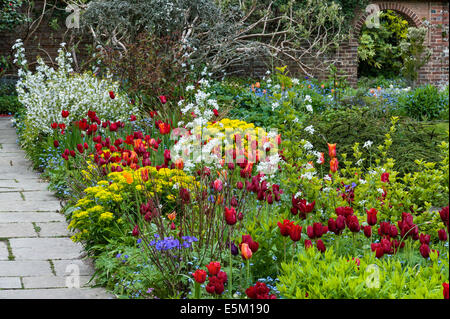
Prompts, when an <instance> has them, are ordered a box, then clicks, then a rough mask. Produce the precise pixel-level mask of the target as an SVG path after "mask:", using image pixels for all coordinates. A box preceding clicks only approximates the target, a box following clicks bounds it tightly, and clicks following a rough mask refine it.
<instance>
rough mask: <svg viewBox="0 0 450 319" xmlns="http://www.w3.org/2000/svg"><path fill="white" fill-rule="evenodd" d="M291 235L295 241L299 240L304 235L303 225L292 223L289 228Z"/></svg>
mask: <svg viewBox="0 0 450 319" xmlns="http://www.w3.org/2000/svg"><path fill="white" fill-rule="evenodd" d="M289 236H290V237H291V239H292V240H293V241H294V242H297V241H299V240H300V238H301V237H302V227H301V226H299V225H292V226H291V227H290V228H289Z"/></svg>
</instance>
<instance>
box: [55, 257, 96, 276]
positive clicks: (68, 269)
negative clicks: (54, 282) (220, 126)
mask: <svg viewBox="0 0 450 319" xmlns="http://www.w3.org/2000/svg"><path fill="white" fill-rule="evenodd" d="M52 263H53V267H54V270H55V273H56V276H60V277H63V276H67V275H69V274H71V273H73V269H75V268H76V269H77V271H78V273H79V275H80V276H92V275H93V274H94V267H93V264H92V261H91V260H86V259H76V260H52Z"/></svg>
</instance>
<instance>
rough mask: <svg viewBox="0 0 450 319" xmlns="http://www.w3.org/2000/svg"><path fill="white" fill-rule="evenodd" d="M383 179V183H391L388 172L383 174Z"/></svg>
mask: <svg viewBox="0 0 450 319" xmlns="http://www.w3.org/2000/svg"><path fill="white" fill-rule="evenodd" d="M381 181H382V182H383V183H389V173H387V172H386V173H383V174H381Z"/></svg>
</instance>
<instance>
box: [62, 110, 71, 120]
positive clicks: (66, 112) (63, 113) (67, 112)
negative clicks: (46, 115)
mask: <svg viewBox="0 0 450 319" xmlns="http://www.w3.org/2000/svg"><path fill="white" fill-rule="evenodd" d="M69 114H70V113H69V111H65V110H63V111H62V112H61V116H62V117H63V118H66V117H68V116H69Z"/></svg>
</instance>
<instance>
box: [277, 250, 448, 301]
mask: <svg viewBox="0 0 450 319" xmlns="http://www.w3.org/2000/svg"><path fill="white" fill-rule="evenodd" d="M296 257H297V258H296V259H295V258H294V259H293V260H292V261H291V262H288V263H282V264H281V268H282V271H281V275H280V276H279V277H278V279H279V280H280V282H279V284H278V285H277V287H278V289H279V290H280V293H281V295H282V296H283V297H284V298H295V299H305V298H310V299H350V298H351V299H397V298H403V299H417V298H427V299H442V298H443V287H442V283H443V282H444V281H447V280H448V255H447V256H441V257H439V259H442V260H445V259H443V258H447V259H446V262H442V263H439V262H438V260H437V259H438V258H437V256H436V254H435V255H433V256H432V258H431V259H432V260H431V261H429V262H427V265H422V266H418V267H417V266H416V267H414V268H413V267H409V266H407V267H404V266H402V264H401V262H400V261H399V260H392V259H389V258H383V259H376V258H375V256H374V255H365V256H363V257H360V258H359V261H360V265H359V266H358V265H357V263H356V261H355V260H352V257H348V258H347V257H338V256H337V255H336V254H335V253H334V251H333V249H332V248H331V249H327V251H326V252H325V253H324V254H321V253H320V252H318V251H317V250H316V249H314V248H312V249H307V250H306V251H305V250H302V251H301V252H300V253H298V254H297V256H296Z"/></svg>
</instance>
